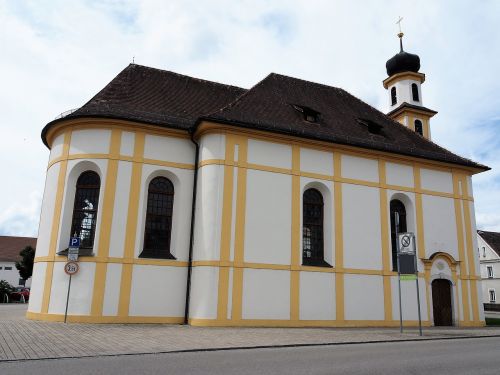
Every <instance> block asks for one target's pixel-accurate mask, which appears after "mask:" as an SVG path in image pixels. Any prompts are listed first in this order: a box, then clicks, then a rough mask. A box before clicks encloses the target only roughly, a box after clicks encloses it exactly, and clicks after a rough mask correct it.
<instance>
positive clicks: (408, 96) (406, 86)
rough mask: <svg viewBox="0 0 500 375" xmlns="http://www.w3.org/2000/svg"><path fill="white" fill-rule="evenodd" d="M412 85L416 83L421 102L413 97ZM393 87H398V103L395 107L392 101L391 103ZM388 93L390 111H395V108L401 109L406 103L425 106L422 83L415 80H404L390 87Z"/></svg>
mask: <svg viewBox="0 0 500 375" xmlns="http://www.w3.org/2000/svg"><path fill="white" fill-rule="evenodd" d="M412 83H415V84H416V85H417V87H418V94H419V99H420V100H419V101H415V100H413V95H412V91H411V84H412ZM392 87H396V98H397V102H396V104H395V105H392V101H391V89H392ZM387 93H388V102H389V108H390V110H393V109H394V108H397V107H399V106H400V105H401V104H403V103H404V102H406V103H409V104H414V105H423V102H422V90H421V83H420V81H417V80H413V79H402V80H400V81H397V82H395V83H394V84H392V85H391V86H389V88H388V90H387Z"/></svg>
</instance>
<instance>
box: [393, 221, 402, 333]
mask: <svg viewBox="0 0 500 375" xmlns="http://www.w3.org/2000/svg"><path fill="white" fill-rule="evenodd" d="M394 226H395V229H396V244H397V246H396V248H397V264H398V290H399V332H401V333H403V307H402V306H401V267H400V265H399V252H400V251H399V250H400V249H399V214H398V213H397V212H394Z"/></svg>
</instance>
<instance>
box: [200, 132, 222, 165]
mask: <svg viewBox="0 0 500 375" xmlns="http://www.w3.org/2000/svg"><path fill="white" fill-rule="evenodd" d="M199 144H200V160H211V159H224V158H225V156H226V136H225V135H224V134H205V135H203V136H202V137H201V138H200V140H199Z"/></svg>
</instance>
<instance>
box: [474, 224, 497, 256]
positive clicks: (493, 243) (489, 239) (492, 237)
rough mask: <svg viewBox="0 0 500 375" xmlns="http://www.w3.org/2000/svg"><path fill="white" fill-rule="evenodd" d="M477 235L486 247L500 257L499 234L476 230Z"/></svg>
mask: <svg viewBox="0 0 500 375" xmlns="http://www.w3.org/2000/svg"><path fill="white" fill-rule="evenodd" d="M477 233H478V234H479V235H480V236H481V237H482V239H483V240H485V241H486V243H487V244H488V245H490V247H491V248H492V249H493V251H494V252H495V253H497V254H498V256H500V233H498V232H487V231H484V230H478V231H477Z"/></svg>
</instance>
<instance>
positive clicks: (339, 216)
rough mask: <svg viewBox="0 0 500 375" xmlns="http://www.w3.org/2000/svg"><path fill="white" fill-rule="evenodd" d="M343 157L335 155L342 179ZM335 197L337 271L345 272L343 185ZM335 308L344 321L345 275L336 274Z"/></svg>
mask: <svg viewBox="0 0 500 375" xmlns="http://www.w3.org/2000/svg"><path fill="white" fill-rule="evenodd" d="M341 157H342V155H341V154H340V152H338V151H336V152H334V154H333V164H334V175H335V177H342V159H341ZM334 185H335V188H334V197H335V269H336V270H337V271H343V268H344V233H343V231H344V226H343V212H342V183H341V182H339V181H335V183H334ZM335 306H336V320H337V321H344V274H343V273H341V272H336V273H335Z"/></svg>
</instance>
